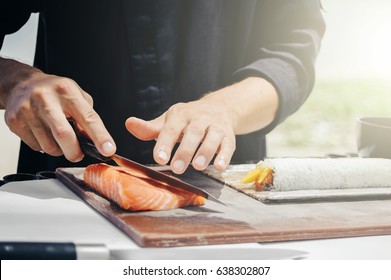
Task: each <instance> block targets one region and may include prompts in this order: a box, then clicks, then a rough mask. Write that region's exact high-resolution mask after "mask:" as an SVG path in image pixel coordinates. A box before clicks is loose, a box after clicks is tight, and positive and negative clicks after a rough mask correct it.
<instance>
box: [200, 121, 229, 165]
mask: <svg viewBox="0 0 391 280" xmlns="http://www.w3.org/2000/svg"><path fill="white" fill-rule="evenodd" d="M224 137H225V132H224V130H223V129H222V128H220V127H216V126H214V127H209V128H208V132H207V134H206V136H205V139H204V140H203V142H202V144H201V146H200V147H199V149H198V151H197V153H196V155H195V156H194V159H193V167H194V168H195V169H197V170H204V169H205V168H206V167H207V166H208V164H209V162H210V161H211V160H212V158H213V157H214V156H215V154H216V152H217V150H218V149H219V147H220V144H221V141H222V139H223V138H224Z"/></svg>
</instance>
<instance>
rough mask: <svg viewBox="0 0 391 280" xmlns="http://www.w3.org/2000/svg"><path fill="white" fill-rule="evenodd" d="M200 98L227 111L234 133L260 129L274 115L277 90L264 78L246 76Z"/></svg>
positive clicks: (270, 120)
mask: <svg viewBox="0 0 391 280" xmlns="http://www.w3.org/2000/svg"><path fill="white" fill-rule="evenodd" d="M201 100H205V101H209V102H216V103H217V104H218V105H220V106H221V105H222V106H224V107H226V108H227V109H228V110H229V111H230V112H231V121H232V124H233V129H234V133H235V134H236V135H238V134H246V133H251V132H254V131H256V130H259V129H262V128H264V127H266V126H267V125H269V124H270V123H271V122H272V121H273V120H274V118H275V116H276V113H277V109H278V105H279V100H278V94H277V92H276V90H275V88H274V87H273V85H272V84H271V83H269V82H268V81H267V80H265V79H262V78H258V77H250V78H247V79H245V80H243V81H241V82H239V83H236V84H234V85H232V86H228V87H226V88H224V89H221V90H218V91H216V92H213V93H210V94H208V95H206V96H204V97H203V98H202V99H201Z"/></svg>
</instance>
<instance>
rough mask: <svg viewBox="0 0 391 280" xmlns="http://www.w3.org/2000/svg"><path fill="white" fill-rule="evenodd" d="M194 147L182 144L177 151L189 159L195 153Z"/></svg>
mask: <svg viewBox="0 0 391 280" xmlns="http://www.w3.org/2000/svg"><path fill="white" fill-rule="evenodd" d="M194 152H195V151H194V149H193V148H192V147H190V146H187V145H182V147H179V148H178V151H177V153H178V154H181V156H182V157H184V158H186V159H189V158H191V157H192V156H193V155H194Z"/></svg>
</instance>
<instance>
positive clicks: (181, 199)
mask: <svg viewBox="0 0 391 280" xmlns="http://www.w3.org/2000/svg"><path fill="white" fill-rule="evenodd" d="M84 182H85V183H86V184H87V185H88V186H90V187H91V188H93V189H94V190H96V191H97V192H99V193H100V194H102V195H103V196H105V197H106V198H109V199H111V200H113V201H115V202H116V203H117V204H118V205H119V206H120V207H121V208H123V209H125V210H131V211H141V210H167V209H174V208H180V207H184V206H191V205H197V206H198V205H204V204H205V200H206V198H205V197H203V196H200V195H197V194H194V193H192V192H189V191H186V190H183V189H179V188H175V187H172V186H170V185H167V184H165V183H162V182H160V181H156V180H153V179H151V178H149V177H147V176H146V175H144V174H142V173H140V172H138V171H137V170H133V169H128V168H124V167H119V166H111V165H107V164H105V163H98V164H92V165H89V166H87V168H86V169H85V171H84Z"/></svg>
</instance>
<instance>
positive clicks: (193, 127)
mask: <svg viewBox="0 0 391 280" xmlns="http://www.w3.org/2000/svg"><path fill="white" fill-rule="evenodd" d="M185 132H186V133H190V134H192V135H194V136H197V137H198V138H202V137H203V136H204V135H205V129H204V128H203V126H202V125H200V124H197V123H192V124H190V125H189V126H187V127H186V131H185Z"/></svg>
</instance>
